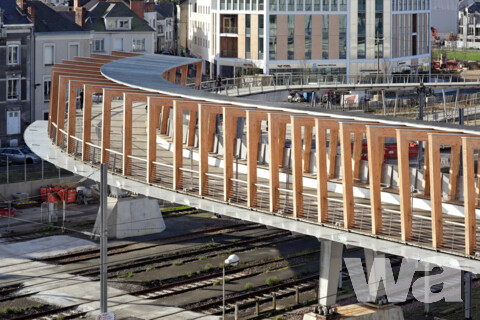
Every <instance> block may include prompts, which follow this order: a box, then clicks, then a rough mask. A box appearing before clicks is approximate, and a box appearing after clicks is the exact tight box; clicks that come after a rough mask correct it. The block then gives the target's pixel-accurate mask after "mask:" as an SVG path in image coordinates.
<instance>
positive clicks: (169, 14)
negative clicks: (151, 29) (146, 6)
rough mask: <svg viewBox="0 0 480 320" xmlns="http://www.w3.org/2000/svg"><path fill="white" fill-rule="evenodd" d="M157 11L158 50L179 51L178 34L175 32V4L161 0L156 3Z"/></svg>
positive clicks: (174, 52)
mask: <svg viewBox="0 0 480 320" xmlns="http://www.w3.org/2000/svg"><path fill="white" fill-rule="evenodd" d="M155 10H156V13H157V52H159V53H167V52H168V53H171V54H176V53H177V43H178V39H177V35H176V32H175V29H176V28H175V4H174V3H172V2H159V3H157V4H156V5H155Z"/></svg>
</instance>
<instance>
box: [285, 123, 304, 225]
mask: <svg viewBox="0 0 480 320" xmlns="http://www.w3.org/2000/svg"><path fill="white" fill-rule="evenodd" d="M291 118H292V123H291V135H292V178H293V216H294V217H296V218H298V217H300V216H302V213H303V195H302V193H303V170H302V126H301V125H300V123H299V122H298V121H297V120H296V119H297V118H296V117H295V116H292V117H291ZM280 146H281V145H280Z"/></svg>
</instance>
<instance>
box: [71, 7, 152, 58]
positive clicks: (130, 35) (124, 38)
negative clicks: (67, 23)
mask: <svg viewBox="0 0 480 320" xmlns="http://www.w3.org/2000/svg"><path fill="white" fill-rule="evenodd" d="M92 1H93V3H94V4H93V5H91V4H92ZM92 1H90V2H88V3H86V4H85V5H83V6H82V5H81V3H80V0H74V11H75V22H76V23H77V24H78V25H79V26H81V27H82V28H84V29H85V30H90V31H93V32H94V34H93V39H92V44H91V52H92V53H106V54H109V53H110V52H112V51H126V52H138V53H153V52H154V43H155V39H154V38H155V30H153V29H152V28H151V27H150V26H149V25H148V23H147V22H146V21H145V20H144V19H143V18H144V1H143V0H130V8H129V7H128V6H127V5H126V4H125V3H124V2H122V1H120V2H116V1H98V0H92Z"/></svg>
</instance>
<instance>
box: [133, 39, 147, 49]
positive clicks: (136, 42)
mask: <svg viewBox="0 0 480 320" xmlns="http://www.w3.org/2000/svg"><path fill="white" fill-rule="evenodd" d="M132 49H133V51H145V39H133V46H132Z"/></svg>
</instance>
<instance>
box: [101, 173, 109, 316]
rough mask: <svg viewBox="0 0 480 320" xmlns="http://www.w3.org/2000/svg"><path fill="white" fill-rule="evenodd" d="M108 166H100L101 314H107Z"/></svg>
mask: <svg viewBox="0 0 480 320" xmlns="http://www.w3.org/2000/svg"><path fill="white" fill-rule="evenodd" d="M107 188H108V184H107V166H106V165H105V164H101V165H100V312H101V313H106V312H107V296H108V295H107V225H106V222H107V221H106V220H107V219H106V215H107Z"/></svg>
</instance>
